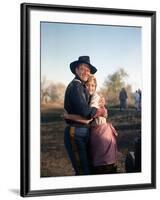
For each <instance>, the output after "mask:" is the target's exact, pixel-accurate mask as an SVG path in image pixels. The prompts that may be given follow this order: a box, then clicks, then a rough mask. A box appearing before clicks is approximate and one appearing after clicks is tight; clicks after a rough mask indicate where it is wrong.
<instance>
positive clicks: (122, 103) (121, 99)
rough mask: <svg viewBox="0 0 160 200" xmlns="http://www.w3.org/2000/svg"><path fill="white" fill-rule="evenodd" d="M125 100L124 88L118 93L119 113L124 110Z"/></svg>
mask: <svg viewBox="0 0 160 200" xmlns="http://www.w3.org/2000/svg"><path fill="white" fill-rule="evenodd" d="M127 98H128V96H127V92H126V90H125V88H122V89H121V91H120V93H119V101H120V111H122V110H124V109H126V105H127Z"/></svg>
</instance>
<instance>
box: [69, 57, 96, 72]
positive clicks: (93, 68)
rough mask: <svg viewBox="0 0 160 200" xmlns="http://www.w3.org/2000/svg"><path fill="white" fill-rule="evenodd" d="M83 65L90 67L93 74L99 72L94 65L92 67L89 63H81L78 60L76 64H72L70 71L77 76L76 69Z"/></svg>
mask: <svg viewBox="0 0 160 200" xmlns="http://www.w3.org/2000/svg"><path fill="white" fill-rule="evenodd" d="M82 63H85V64H87V65H88V66H89V68H90V71H91V74H95V73H96V72H97V69H96V68H95V67H94V66H93V65H91V64H90V63H88V62H84V61H80V60H76V61H74V62H72V63H71V64H70V70H71V72H72V73H73V74H75V69H76V67H77V66H78V65H79V64H82Z"/></svg>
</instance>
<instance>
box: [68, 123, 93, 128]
mask: <svg viewBox="0 0 160 200" xmlns="http://www.w3.org/2000/svg"><path fill="white" fill-rule="evenodd" d="M68 126H69V127H77V128H90V125H89V124H68Z"/></svg>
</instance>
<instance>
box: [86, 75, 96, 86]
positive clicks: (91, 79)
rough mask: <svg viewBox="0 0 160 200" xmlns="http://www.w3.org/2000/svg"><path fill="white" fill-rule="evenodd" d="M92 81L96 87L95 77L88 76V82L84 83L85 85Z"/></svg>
mask: <svg viewBox="0 0 160 200" xmlns="http://www.w3.org/2000/svg"><path fill="white" fill-rule="evenodd" d="M91 81H93V82H94V83H95V85H96V87H97V80H96V77H95V76H94V75H90V76H89V78H88V80H87V81H86V84H87V83H89V82H91Z"/></svg>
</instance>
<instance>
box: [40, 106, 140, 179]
mask: <svg viewBox="0 0 160 200" xmlns="http://www.w3.org/2000/svg"><path fill="white" fill-rule="evenodd" d="M62 113H63V109H62V107H61V106H60V105H53V104H52V105H44V106H42V108H41V121H42V123H41V177H55V176H70V175H74V172H73V169H72V166H71V163H70V161H69V159H68V157H67V154H66V150H65V147H64V142H63V131H64V128H65V122H64V120H63V119H62V118H61V114H62ZM109 115H110V121H112V123H113V124H114V125H115V126H117V127H125V126H126V125H127V126H126V127H129V126H128V125H129V124H132V125H133V126H132V129H127V130H125V129H124V130H120V129H119V130H118V133H119V136H118V140H117V143H118V172H119V173H124V172H125V157H126V154H127V152H128V151H130V150H131V151H132V150H133V148H134V146H133V142H134V139H135V138H136V137H137V136H139V135H140V130H139V129H133V127H134V124H135V125H136V124H139V125H140V124H141V116H140V113H137V112H135V111H134V110H132V111H125V112H119V111H109Z"/></svg>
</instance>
